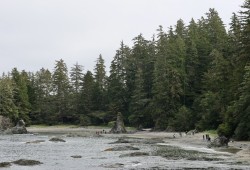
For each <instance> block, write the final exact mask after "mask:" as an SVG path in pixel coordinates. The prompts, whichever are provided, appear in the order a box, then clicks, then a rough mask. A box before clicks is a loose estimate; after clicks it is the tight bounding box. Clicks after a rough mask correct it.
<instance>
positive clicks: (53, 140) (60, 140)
mask: <svg viewBox="0 0 250 170" xmlns="http://www.w3.org/2000/svg"><path fill="white" fill-rule="evenodd" d="M49 141H51V142H66V141H65V140H63V139H61V138H57V137H54V138H51V139H50V140H49Z"/></svg>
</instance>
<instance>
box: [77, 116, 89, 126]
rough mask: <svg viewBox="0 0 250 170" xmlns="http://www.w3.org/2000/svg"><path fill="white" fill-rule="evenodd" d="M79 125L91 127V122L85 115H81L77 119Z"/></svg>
mask: <svg viewBox="0 0 250 170" xmlns="http://www.w3.org/2000/svg"><path fill="white" fill-rule="evenodd" d="M79 121H80V122H79V125H80V126H89V125H91V120H90V118H89V117H88V116H86V115H81V116H80V118H79Z"/></svg>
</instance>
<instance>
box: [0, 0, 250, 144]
mask: <svg viewBox="0 0 250 170" xmlns="http://www.w3.org/2000/svg"><path fill="white" fill-rule="evenodd" d="M133 42H134V44H133V46H132V47H128V46H127V45H125V44H124V43H123V42H121V44H120V48H119V49H118V50H117V51H116V54H115V56H114V58H113V60H112V62H111V65H110V73H109V74H107V73H106V71H105V63H104V60H103V57H102V55H100V56H99V57H97V61H96V65H95V68H94V71H93V72H91V71H86V72H84V69H83V66H81V65H80V64H78V63H76V64H75V65H73V66H72V67H70V68H68V67H67V65H66V63H65V62H64V61H63V60H62V59H60V60H58V61H55V67H54V69H53V70H48V69H44V68H42V69H40V70H39V71H37V72H27V71H25V70H23V71H18V69H17V68H14V69H13V70H12V71H11V72H10V73H3V74H2V76H1V77H0V115H4V116H8V117H10V118H11V119H12V120H14V121H17V120H18V119H20V118H22V119H24V120H25V121H26V122H27V123H28V124H48V125H53V124H62V123H63V124H65V123H69V124H79V125H82V126H87V125H107V124H108V123H109V122H111V121H114V120H115V118H116V114H117V113H118V112H121V113H122V114H123V116H124V120H125V123H126V124H127V125H130V126H135V127H137V128H145V127H152V128H154V129H155V130H169V131H170V130H174V131H186V130H190V129H194V128H196V129H198V130H209V129H217V131H218V134H219V135H225V136H227V137H234V138H235V139H239V140H250V0H246V1H245V2H244V4H243V5H242V8H241V11H240V12H239V13H237V14H236V13H233V14H232V17H231V23H230V28H228V30H226V28H225V25H224V24H223V22H222V20H221V18H220V17H219V15H218V13H217V11H216V10H215V9H209V11H208V13H206V14H205V16H204V17H201V18H200V19H199V20H197V21H195V20H193V19H192V20H191V21H190V22H189V24H188V25H185V24H184V22H183V20H181V19H180V20H178V21H177V23H176V25H175V26H173V27H170V28H168V30H167V31H166V32H165V31H164V30H163V28H162V26H159V28H158V29H157V32H156V35H155V36H153V38H152V39H151V40H146V39H145V38H144V37H143V35H142V34H140V35H138V36H137V37H135V38H134V39H133ZM1 62H4V61H1Z"/></svg>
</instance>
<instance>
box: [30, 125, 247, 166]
mask: <svg viewBox="0 0 250 170" xmlns="http://www.w3.org/2000/svg"><path fill="white" fill-rule="evenodd" d="M27 130H28V131H29V132H31V133H51V134H71V135H79V136H90V135H93V136H94V135H96V132H97V131H98V132H102V131H103V130H104V131H106V132H109V130H110V128H107V127H98V126H97V127H74V126H46V127H37V126H31V127H28V128H27ZM101 135H102V136H105V137H118V138H119V137H125V138H126V137H127V138H142V139H152V138H159V139H162V140H163V141H164V143H162V145H170V146H177V147H181V148H183V149H186V150H197V151H200V152H210V153H211V152H214V153H218V154H222V153H224V154H227V155H230V159H232V160H233V161H234V162H242V163H244V164H249V165H250V141H234V142H230V143H229V147H228V148H212V149H211V148H208V147H207V145H208V143H209V142H208V141H206V140H203V135H205V134H204V133H196V134H194V135H186V134H185V133H182V136H180V135H179V133H172V132H150V131H147V130H146V131H139V132H135V133H127V134H105V133H102V134H101ZM173 135H175V138H174V137H173ZM215 137H216V136H212V139H211V140H213V139H214V138H215Z"/></svg>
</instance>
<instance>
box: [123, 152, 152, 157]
mask: <svg viewBox="0 0 250 170" xmlns="http://www.w3.org/2000/svg"><path fill="white" fill-rule="evenodd" d="M136 156H149V153H146V152H133V153H128V154H123V155H120V156H119V157H120V158H122V157H136Z"/></svg>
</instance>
